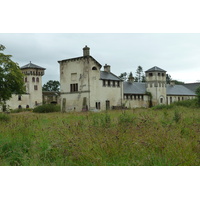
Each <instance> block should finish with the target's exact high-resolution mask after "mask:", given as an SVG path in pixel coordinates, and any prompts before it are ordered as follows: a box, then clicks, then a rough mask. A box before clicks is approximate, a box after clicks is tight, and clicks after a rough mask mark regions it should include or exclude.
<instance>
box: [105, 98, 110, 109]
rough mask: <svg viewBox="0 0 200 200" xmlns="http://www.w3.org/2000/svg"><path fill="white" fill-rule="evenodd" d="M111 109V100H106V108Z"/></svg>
mask: <svg viewBox="0 0 200 200" xmlns="http://www.w3.org/2000/svg"><path fill="white" fill-rule="evenodd" d="M109 109H110V101H108V100H107V101H106V110H109Z"/></svg>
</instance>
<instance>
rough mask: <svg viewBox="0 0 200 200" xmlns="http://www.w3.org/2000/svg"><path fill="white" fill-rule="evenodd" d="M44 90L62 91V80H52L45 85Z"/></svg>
mask: <svg viewBox="0 0 200 200" xmlns="http://www.w3.org/2000/svg"><path fill="white" fill-rule="evenodd" d="M42 90H43V91H54V92H59V91H60V82H59V81H53V80H50V81H48V82H47V83H46V84H44V85H43V87H42Z"/></svg>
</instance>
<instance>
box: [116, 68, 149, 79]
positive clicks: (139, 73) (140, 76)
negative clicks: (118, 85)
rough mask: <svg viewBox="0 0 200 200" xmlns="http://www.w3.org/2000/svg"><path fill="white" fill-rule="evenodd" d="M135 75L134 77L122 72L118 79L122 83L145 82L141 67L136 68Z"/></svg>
mask: <svg viewBox="0 0 200 200" xmlns="http://www.w3.org/2000/svg"><path fill="white" fill-rule="evenodd" d="M135 74H136V75H135V77H134V76H133V73H132V72H130V73H129V74H128V73H127V72H124V73H121V74H120V76H118V77H119V78H120V79H122V80H123V81H127V80H129V81H130V80H131V81H134V82H146V79H145V75H144V72H143V69H142V67H141V66H138V68H137V70H136V73H135Z"/></svg>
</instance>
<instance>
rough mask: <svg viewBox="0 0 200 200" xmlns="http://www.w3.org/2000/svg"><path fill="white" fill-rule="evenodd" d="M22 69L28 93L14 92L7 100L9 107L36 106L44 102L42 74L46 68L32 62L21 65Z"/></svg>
mask: <svg viewBox="0 0 200 200" xmlns="http://www.w3.org/2000/svg"><path fill="white" fill-rule="evenodd" d="M21 71H22V73H23V74H24V84H25V87H26V93H25V94H22V95H15V94H13V95H12V97H11V98H10V99H9V100H8V101H6V106H7V108H8V109H17V108H34V107H35V106H38V105H41V104H42V76H43V75H44V71H45V68H43V67H39V66H37V65H35V64H33V63H31V62H30V63H29V64H27V65H25V66H23V67H21Z"/></svg>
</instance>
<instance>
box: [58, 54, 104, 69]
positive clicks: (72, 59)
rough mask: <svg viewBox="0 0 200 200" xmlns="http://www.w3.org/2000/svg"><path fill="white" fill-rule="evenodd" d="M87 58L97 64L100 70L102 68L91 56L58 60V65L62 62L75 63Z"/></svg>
mask: <svg viewBox="0 0 200 200" xmlns="http://www.w3.org/2000/svg"><path fill="white" fill-rule="evenodd" d="M88 58H91V59H92V60H93V61H94V62H95V63H97V65H99V66H100V68H101V67H102V65H101V64H100V63H99V62H98V61H97V60H95V59H94V58H93V57H92V56H80V57H76V58H69V59H64V60H59V61H58V63H60V62H63V61H75V60H80V59H88Z"/></svg>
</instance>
